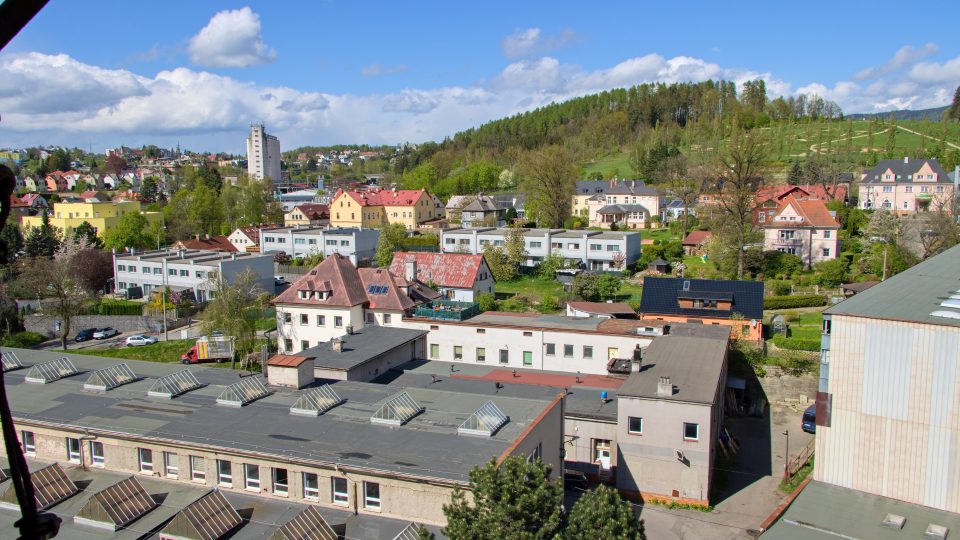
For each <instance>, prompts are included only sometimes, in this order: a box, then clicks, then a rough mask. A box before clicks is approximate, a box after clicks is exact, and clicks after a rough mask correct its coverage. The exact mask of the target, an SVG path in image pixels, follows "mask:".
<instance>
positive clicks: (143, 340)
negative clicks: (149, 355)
mask: <svg viewBox="0 0 960 540" xmlns="http://www.w3.org/2000/svg"><path fill="white" fill-rule="evenodd" d="M156 342H157V338H155V337H153V336H143V335H136V336H130V337H128V338H127V347H139V346H141V345H152V344H154V343H156Z"/></svg>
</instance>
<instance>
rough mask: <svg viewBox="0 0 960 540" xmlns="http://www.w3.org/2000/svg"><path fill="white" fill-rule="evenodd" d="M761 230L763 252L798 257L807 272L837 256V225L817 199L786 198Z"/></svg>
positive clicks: (838, 231)
mask: <svg viewBox="0 0 960 540" xmlns="http://www.w3.org/2000/svg"><path fill="white" fill-rule="evenodd" d="M761 226H762V228H763V248H764V249H767V250H776V251H780V252H783V253H789V254H791V255H797V256H799V257H800V259H801V260H802V261H803V265H804V267H806V268H810V267H811V266H813V265H814V264H816V263H818V262H823V261H829V260H831V259H836V258H837V256H838V255H839V254H840V239H839V236H840V234H839V233H840V223H839V222H838V221H837V220H836V218H835V217H834V213H833V212H831V211H830V210H828V209H827V205H825V204H824V203H823V201H821V200H819V199H797V198H794V197H793V196H792V195H791V196H788V197H787V198H785V199H784V200H783V201H782V202H781V203H780V205H779V206H778V207H777V210H776V211H775V212H774V214H773V217H772V218H771V219H770V220H769V221H765V222H764V223H762V224H761Z"/></svg>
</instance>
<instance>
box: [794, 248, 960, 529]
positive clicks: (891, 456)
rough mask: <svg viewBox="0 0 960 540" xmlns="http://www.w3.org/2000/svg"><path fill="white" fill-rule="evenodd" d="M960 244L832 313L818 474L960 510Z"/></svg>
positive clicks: (823, 372) (823, 369)
mask: <svg viewBox="0 0 960 540" xmlns="http://www.w3.org/2000/svg"><path fill="white" fill-rule="evenodd" d="M957 268H960V246H958V247H953V248H951V249H949V250H947V251H945V252H943V253H941V254H940V255H937V256H935V257H931V258H929V259H927V260H925V261H923V262H921V263H920V264H918V265H916V266H914V267H912V268H910V269H908V270H905V271H904V272H901V273H899V274H897V275H895V276H893V277H892V278H889V279H887V280H886V281H883V282H881V283H879V284H878V285H875V286H873V287H871V288H869V289H867V290H865V291H862V292H860V293H858V294H856V295H854V296H852V297H850V298H848V299H846V300H844V301H843V302H840V303H839V304H837V305H835V306H833V307H830V308H829V309H827V310H826V311H825V312H824V323H823V324H824V326H823V337H822V342H821V349H822V350H821V353H820V362H821V363H820V383H819V388H818V393H817V411H816V424H817V438H816V441H817V442H816V456H817V460H816V465H815V466H814V472H813V475H814V478H815V479H816V480H818V481H820V482H824V483H827V484H832V485H834V486H840V487H842V488H848V489H852V490H856V491H859V492H866V493H869V494H874V495H879V496H882V497H889V498H892V499H897V500H900V501H906V502H908V503H913V504H917V505H923V506H927V507H931V508H935V509H939V510H945V511H948V512H954V513H957V512H960V453H958V452H957V448H958V446H957V444H958V441H960V422H958V414H960V377H958V366H960V300H958V298H960V286H958V285H957Z"/></svg>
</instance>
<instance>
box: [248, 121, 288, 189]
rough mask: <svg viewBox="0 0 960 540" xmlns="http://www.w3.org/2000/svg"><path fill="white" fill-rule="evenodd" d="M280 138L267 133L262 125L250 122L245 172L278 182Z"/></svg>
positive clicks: (279, 178)
mask: <svg viewBox="0 0 960 540" xmlns="http://www.w3.org/2000/svg"><path fill="white" fill-rule="evenodd" d="M280 159H281V158H280V139H278V138H276V137H274V136H273V135H269V134H267V131H266V129H265V127H264V125H263V124H262V123H261V124H251V125H250V135H248V136H247V174H249V175H250V177H251V178H256V179H257V180H263V179H264V178H267V177H270V179H272V180H273V181H274V182H280V180H281V176H280Z"/></svg>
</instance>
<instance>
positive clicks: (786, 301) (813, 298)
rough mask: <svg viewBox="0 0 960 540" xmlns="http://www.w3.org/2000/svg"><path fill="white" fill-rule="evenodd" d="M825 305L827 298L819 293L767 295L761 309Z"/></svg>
mask: <svg viewBox="0 0 960 540" xmlns="http://www.w3.org/2000/svg"><path fill="white" fill-rule="evenodd" d="M825 305H827V299H826V298H825V297H823V296H821V295H819V294H798V295H794V296H768V297H766V298H764V299H763V309H792V308H802V307H820V306H825Z"/></svg>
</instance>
